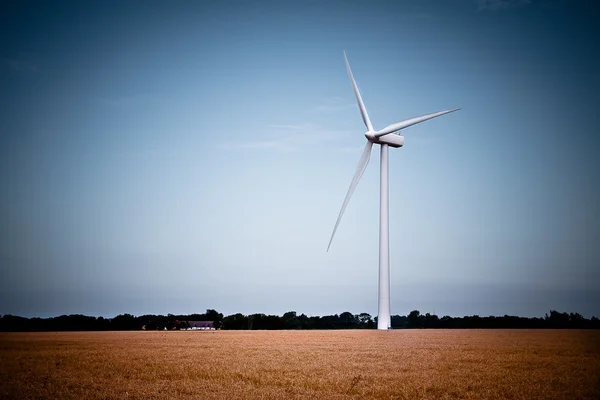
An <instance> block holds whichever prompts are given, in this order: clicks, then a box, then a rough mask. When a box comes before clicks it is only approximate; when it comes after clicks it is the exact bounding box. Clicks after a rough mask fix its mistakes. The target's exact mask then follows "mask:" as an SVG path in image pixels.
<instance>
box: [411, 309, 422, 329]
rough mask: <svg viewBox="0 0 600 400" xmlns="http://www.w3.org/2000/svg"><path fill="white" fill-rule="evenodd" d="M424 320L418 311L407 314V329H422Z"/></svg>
mask: <svg viewBox="0 0 600 400" xmlns="http://www.w3.org/2000/svg"><path fill="white" fill-rule="evenodd" d="M424 320H425V317H424V316H423V315H421V313H420V312H419V310H413V311H411V312H410V313H409V314H408V328H413V329H414V328H422V327H423V322H424Z"/></svg>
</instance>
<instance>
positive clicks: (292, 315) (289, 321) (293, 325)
mask: <svg viewBox="0 0 600 400" xmlns="http://www.w3.org/2000/svg"><path fill="white" fill-rule="evenodd" d="M281 319H282V320H283V326H284V328H285V329H301V327H302V324H301V322H300V320H298V317H297V316H296V311H288V312H286V313H285V314H283V317H281Z"/></svg>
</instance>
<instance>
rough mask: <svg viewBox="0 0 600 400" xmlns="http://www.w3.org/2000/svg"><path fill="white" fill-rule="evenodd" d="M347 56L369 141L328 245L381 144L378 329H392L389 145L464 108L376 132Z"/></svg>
mask: <svg viewBox="0 0 600 400" xmlns="http://www.w3.org/2000/svg"><path fill="white" fill-rule="evenodd" d="M344 58H345V59H346V68H347V69H348V75H349V76H350V81H351V82H352V89H353V90H354V95H355V96H356V101H357V102H358V108H359V110H360V115H361V116H362V119H363V122H364V123H365V126H366V127H367V133H365V137H366V138H367V144H366V145H365V149H364V151H363V153H362V156H361V157H360V160H359V161H358V166H357V167H356V172H355V173H354V178H352V183H350V188H349V189H348V193H347V194H346V198H345V199H344V203H343V204H342V209H341V210H340V214H339V215H338V218H337V221H336V222H335V226H334V228H333V232H332V234H331V239H329V245H328V246H327V251H329V247H331V242H332V240H333V237H334V236H335V231H336V230H337V228H338V225H339V224H340V220H341V219H342V215H344V211H345V210H346V206H347V205H348V202H349V201H350V197H352V193H354V189H356V185H357V184H358V181H359V180H360V177H361V176H362V174H363V172H364V171H365V168H366V167H367V164H368V163H369V159H370V158H371V148H372V147H373V144H378V145H380V146H381V172H380V174H381V175H380V185H381V188H380V200H379V201H380V202H379V207H380V209H379V305H378V316H377V329H389V328H390V327H391V315H390V262H389V261H390V249H389V228H388V225H389V214H388V186H389V184H388V146H392V147H394V148H398V147H402V146H403V145H404V136H400V135H398V134H396V132H398V131H400V130H401V129H404V128H408V127H409V126H412V125H415V124H418V123H419V122H423V121H427V120H428V119H431V118H435V117H439V116H440V115H444V114H448V113H451V112H453V111H456V110H460V108H454V109H452V110H446V111H440V112H436V113H432V114H427V115H423V116H421V117H415V118H411V119H407V120H404V121H401V122H396V123H395V124H391V125H388V126H386V127H385V128H383V129H381V130H379V131H376V130H374V129H373V125H371V120H370V119H369V114H367V109H366V108H365V104H364V103H363V100H362V97H361V96H360V92H359V91H358V87H357V86H356V82H355V81H354V75H352V70H351V69H350V64H349V63H348V57H347V56H346V52H345V51H344Z"/></svg>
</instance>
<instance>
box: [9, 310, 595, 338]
mask: <svg viewBox="0 0 600 400" xmlns="http://www.w3.org/2000/svg"><path fill="white" fill-rule="evenodd" d="M391 320H392V321H391V322H392V329H565V328H568V329H600V320H599V319H598V318H596V317H592V318H591V319H586V318H584V317H583V316H582V315H581V314H579V313H565V312H563V313H561V312H558V311H556V310H551V311H550V314H546V315H545V316H544V317H543V318H526V317H517V316H510V315H504V316H502V317H494V316H489V317H480V316H478V315H473V316H464V317H450V316H448V315H446V316H443V317H441V318H440V317H438V316H437V315H435V314H433V315H432V314H429V313H426V314H424V315H423V314H421V313H420V312H419V311H418V310H413V311H411V312H410V313H409V314H408V315H393V316H392V318H391ZM188 321H212V322H213V325H214V327H215V328H216V329H224V330H225V329H227V330H277V329H375V327H376V326H377V317H375V318H372V317H371V315H370V314H367V313H361V314H352V313H351V312H348V311H346V312H343V313H341V314H335V315H325V316H310V317H309V316H307V315H305V314H300V315H298V314H297V313H296V312H295V311H289V312H286V313H285V314H283V315H282V316H278V315H266V314H250V315H244V314H241V313H237V314H232V315H228V316H225V317H224V316H223V314H221V313H219V312H217V311H216V310H212V309H208V310H206V312H205V313H203V314H187V315H174V314H167V315H151V314H147V315H140V316H137V317H136V316H134V315H131V314H120V315H117V316H116V317H114V318H103V317H97V318H96V317H89V316H85V315H81V314H72V315H61V316H58V317H51V318H37V317H35V318H25V317H19V316H14V315H10V314H6V315H3V316H1V317H0V332H41V331H122V330H140V329H146V330H165V329H166V330H179V329H185V328H186V327H188V326H189V324H188Z"/></svg>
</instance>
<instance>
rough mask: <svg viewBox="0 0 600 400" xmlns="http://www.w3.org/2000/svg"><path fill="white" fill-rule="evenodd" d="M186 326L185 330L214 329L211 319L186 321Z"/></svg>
mask: <svg viewBox="0 0 600 400" xmlns="http://www.w3.org/2000/svg"><path fill="white" fill-rule="evenodd" d="M187 326H188V327H187V328H185V330H188V331H189V330H192V331H196V330H203V331H207V330H210V331H214V330H215V325H214V323H213V322H212V321H187Z"/></svg>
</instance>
